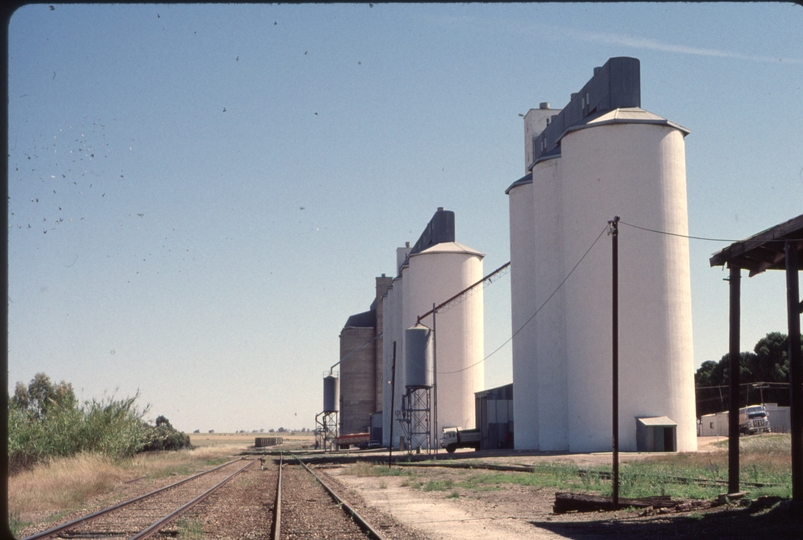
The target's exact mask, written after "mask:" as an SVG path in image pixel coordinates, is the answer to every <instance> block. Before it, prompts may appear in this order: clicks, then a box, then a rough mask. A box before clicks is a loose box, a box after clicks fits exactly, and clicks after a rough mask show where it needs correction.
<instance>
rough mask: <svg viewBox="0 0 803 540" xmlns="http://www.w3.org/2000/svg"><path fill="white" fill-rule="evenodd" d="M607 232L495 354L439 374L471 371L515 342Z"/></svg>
mask: <svg viewBox="0 0 803 540" xmlns="http://www.w3.org/2000/svg"><path fill="white" fill-rule="evenodd" d="M607 231H608V225H607V224H606V225H605V228H604V229H602V231H600V233H599V235H598V236H597V238H596V239H595V240H594V242H593V243H592V244H591V245H590V246H589V247H588V249H587V250H586V252H585V253H583V256H582V257H580V260H579V261H577V264H575V265H574V267H573V268H572V269H571V270H570V271H569V273H568V274H566V277H565V278H563V281H561V282H560V284H559V285H558V286H557V287H556V288H555V290H554V291H552V294H550V295H549V296H548V297H547V299H546V300H544V302H543V303H542V304H541V305H540V306H539V307H538V309H536V310H535V313H533V314H532V316H531V317H530V318H529V319H527V321H526V322H525V323H524V324H522V325H521V328H519V329H518V330H516V331H515V332H513V335H511V336H510V337H509V338H508V339H507V340H505V341H504V342H503V343H502V344H501V345H499V347H497V348H496V349H495V350H494V351H493V352H491V353H490V354H488V355H487V356H486V357H485V358H483V359H482V360H480V361H478V362H474V363H473V364H471V365H470V366H466V367H464V368H462V369H456V370H454V371H439V372H438V373H439V374H450V373H460V372H461V371H466V370H467V369H471V368H473V367H474V366H477V365H479V364H481V363H483V362H485V361H486V360H488V359H489V358H490V357H492V356H493V355H495V354H496V353H497V352H499V351H500V350H501V349H502V347H504V346H505V345H507V344H508V343H510V342H511V341H512V340H513V338H514V337H516V335H517V334H518V333H519V332H521V331H522V330H524V328H525V327H526V326H527V325H528V324H530V321H532V320H533V319H534V318H535V316H536V315H538V313H539V312H540V311H541V310H542V309H544V307H545V306H546V305H547V303H548V302H549V301H550V300H552V297H553V296H555V295H556V294H557V293H558V291H559V290H560V289H561V287H563V285H564V284H565V283H566V281H568V279H569V278H570V277H571V275H572V274H573V273H574V271H575V270H577V267H579V266H580V264H581V263H582V262H583V260H584V259H585V258H586V256H587V255H588V254H589V253H590V252H591V250H592V249H593V248H594V246H595V245H597V242H599V239H600V238H602V235H603V234H605V232H607Z"/></svg>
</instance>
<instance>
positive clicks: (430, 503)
mask: <svg viewBox="0 0 803 540" xmlns="http://www.w3.org/2000/svg"><path fill="white" fill-rule="evenodd" d="M711 442H714V441H709V440H701V441H700V450H699V451H701V452H709V451H710V452H716V451H721V450H720V449H718V448H717V447H715V446H713V445H712V444H710V443H711ZM469 455H471V456H472V458H473V457H474V456H475V454H473V451H469V453H466V454H465V455H464V456H465V457H466V458H468V456H469ZM454 457H458V458H459V457H463V456H460V453H457V454H455V455H452V456H450V458H454ZM468 459H470V458H468ZM611 459H612V456H611V454H610V453H599V454H582V455H555V456H544V455H538V456H532V455H527V456H526V457H523V456H511V457H507V458H493V461H494V462H495V463H504V462H507V463H517V464H522V463H534V462H536V461H564V462H566V461H571V462H572V463H577V464H578V465H579V466H583V465H594V464H608V463H610V462H611ZM635 459H649V454H620V462H627V461H631V460H635ZM483 461H488V460H487V459H483ZM429 470H430V471H431V472H430V475H431V476H432V477H433V478H437V479H438V480H448V479H449V478H455V483H456V482H457V477H458V475H460V474H464V471H456V470H454V469H448V468H436V469H429ZM344 471H345V470H344V469H343V468H332V469H326V473H327V474H328V475H329V476H330V477H331V478H333V479H334V481H335V482H337V483H338V484H340V485H341V486H342V489H344V490H346V491H347V494H345V497H346V498H347V499H350V500H352V501H353V500H359V501H360V503H359V504H360V505H365V507H366V508H370V509H372V510H378V511H381V512H383V513H386V514H389V515H391V516H392V517H393V518H394V519H396V520H398V521H399V522H401V523H403V524H404V525H406V526H407V527H410V528H411V529H413V530H415V531H417V532H420V533H421V534H422V535H423V536H424V537H426V538H430V539H438V540H452V539H454V540H458V539H459V540H472V539H483V540H486V539H512V538H535V539H556V538H569V539H578V540H581V539H582V540H592V539H597V538H609V537H616V538H623V539H625V540H630V539H637V538H639V539H641V538H706V539H707V540H708V539H725V538H728V539H732V538H744V539H748V538H795V539H801V538H803V508H793V507H792V504H791V503H790V502H788V501H786V502H781V503H780V504H778V501H777V500H757V501H754V502H753V503H752V504H750V505H749V506H747V505H740V504H739V503H738V502H734V503H733V504H730V505H727V504H725V505H718V506H713V505H711V504H710V502H709V503H707V504H706V503H695V504H691V503H689V504H687V505H685V506H682V507H681V508H680V511H675V510H672V511H667V510H663V509H648V510H638V511H636V510H632V509H631V510H619V511H615V512H592V513H570V514H555V513H553V511H552V507H553V504H554V502H555V491H554V490H550V489H537V488H531V487H527V486H519V485H502V486H500V489H495V490H492V491H481V490H466V489H462V488H459V487H455V488H454V489H451V488H450V489H449V490H447V491H430V492H425V491H423V490H421V489H415V488H412V487H409V486H406V485H404V483H405V479H404V478H402V477H395V476H393V477H388V476H369V477H357V476H352V475H348V474H344Z"/></svg>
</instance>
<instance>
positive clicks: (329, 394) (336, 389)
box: [323, 374, 340, 413]
mask: <svg viewBox="0 0 803 540" xmlns="http://www.w3.org/2000/svg"><path fill="white" fill-rule="evenodd" d="M339 405H340V379H339V378H338V377H337V376H335V375H332V374H329V375H327V376H326V377H324V378H323V412H325V413H333V412H338V411H339V410H340V406H339Z"/></svg>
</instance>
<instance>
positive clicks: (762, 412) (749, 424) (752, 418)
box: [739, 405, 772, 435]
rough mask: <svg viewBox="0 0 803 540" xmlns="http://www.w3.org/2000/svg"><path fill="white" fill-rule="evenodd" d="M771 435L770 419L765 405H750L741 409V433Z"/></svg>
mask: <svg viewBox="0 0 803 540" xmlns="http://www.w3.org/2000/svg"><path fill="white" fill-rule="evenodd" d="M764 432H767V433H771V432H772V428H771V427H770V419H769V415H768V414H767V410H766V409H765V408H764V405H748V406H747V407H742V408H741V409H739V433H742V434H745V435H753V434H754V433H764Z"/></svg>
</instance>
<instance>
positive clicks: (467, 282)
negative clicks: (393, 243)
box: [403, 242, 485, 428]
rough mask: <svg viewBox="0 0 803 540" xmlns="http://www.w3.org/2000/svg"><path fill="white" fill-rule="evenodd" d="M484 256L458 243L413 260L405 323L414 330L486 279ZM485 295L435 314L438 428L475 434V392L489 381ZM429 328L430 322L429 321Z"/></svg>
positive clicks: (477, 294)
mask: <svg viewBox="0 0 803 540" xmlns="http://www.w3.org/2000/svg"><path fill="white" fill-rule="evenodd" d="M483 257H484V255H483V254H482V253H480V252H479V251H476V250H474V249H471V248H469V247H467V246H465V245H463V244H460V243H458V242H443V243H440V244H436V245H434V246H432V247H430V248H427V249H425V250H423V251H420V252H418V253H413V254H411V255H410V269H409V277H408V278H407V279H408V281H407V284H406V285H405V298H406V302H405V305H406V310H405V320H404V321H403V323H404V324H405V325H407V326H412V325H413V324H415V323H416V322H417V317H418V316H419V315H423V314H424V313H427V312H428V311H430V310H431V309H432V307H433V305H437V304H440V303H442V302H444V301H446V300H448V299H449V298H450V297H452V296H454V295H456V294H457V293H459V292H460V291H462V290H463V289H465V288H467V287H469V286H471V285H473V284H474V283H476V282H477V281H479V280H480V279H482V277H483V275H482V259H483ZM482 300H483V294H482V289H478V290H477V291H476V292H475V293H474V294H472V295H469V296H467V297H466V298H465V299H464V300H462V301H461V302H459V303H457V304H455V305H454V306H453V307H450V308H449V309H448V310H445V311H443V312H442V313H437V314H436V317H437V319H436V322H435V324H434V326H435V343H436V352H435V354H436V359H437V388H436V392H437V401H438V403H437V423H438V426H439V428H443V427H446V426H459V427H463V428H473V427H474V422H475V411H474V392H477V391H479V390H481V389H482V387H483V384H484V381H485V370H484V364H483V363H482V359H483V354H484V335H483V330H484V328H483V325H484V319H483V301H482ZM427 323H431V321H429V320H428V321H427Z"/></svg>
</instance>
